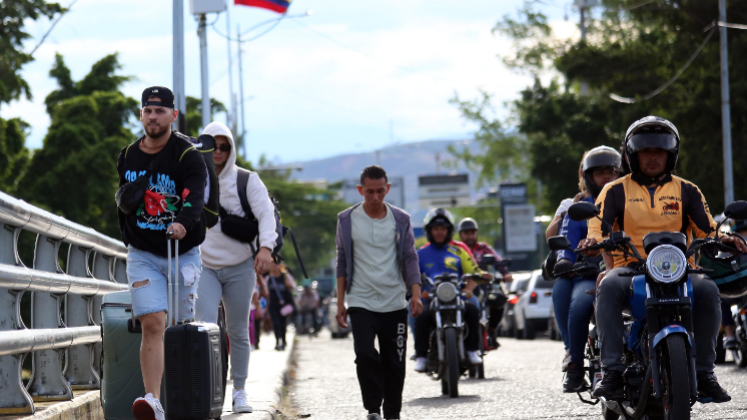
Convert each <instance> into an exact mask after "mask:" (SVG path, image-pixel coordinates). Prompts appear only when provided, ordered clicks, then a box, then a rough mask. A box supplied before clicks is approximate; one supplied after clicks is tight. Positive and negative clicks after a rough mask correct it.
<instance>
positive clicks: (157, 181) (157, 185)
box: [117, 131, 207, 257]
mask: <svg viewBox="0 0 747 420" xmlns="http://www.w3.org/2000/svg"><path fill="white" fill-rule="evenodd" d="M143 139H144V136H143V137H141V138H139V139H137V140H136V141H135V142H134V143H132V144H130V145H129V146H127V147H125V148H124V149H122V151H121V152H120V154H119V158H118V159H117V173H118V174H119V185H120V186H121V185H123V184H126V183H128V182H132V181H134V180H135V179H137V178H138V177H139V176H142V175H145V176H148V177H149V179H148V190H147V191H146V193H145V197H144V200H143V203H142V204H141V205H140V207H139V208H138V209H137V211H135V212H134V213H132V214H124V213H123V212H122V211H121V210H119V209H117V211H118V214H119V227H120V230H121V231H122V239H123V240H124V243H125V245H132V246H133V247H135V248H137V249H139V250H142V251H147V252H150V253H152V254H155V255H159V256H163V257H165V256H166V254H167V248H166V241H167V236H166V231H167V228H168V226H170V225H171V223H180V224H182V225H183V226H184V228H185V229H186V230H187V235H186V236H185V237H184V238H183V239H182V240H181V242H180V244H179V254H184V253H185V252H187V251H189V250H190V249H192V248H194V247H196V246H199V245H200V244H201V243H202V242H203V241H204V240H205V231H206V228H205V219H204V216H203V211H202V207H203V205H204V204H205V187H206V180H207V169H206V167H205V162H204V160H203V158H202V156H201V155H200V152H199V151H198V150H197V149H196V148H195V146H194V145H193V144H192V143H191V142H190V141H189V138H188V137H187V136H185V135H184V134H182V133H179V132H177V131H172V132H171V137H169V140H168V142H167V143H166V146H164V148H163V149H161V151H160V152H158V153H155V154H149V153H145V152H143V151H142V150H140V142H142V141H143ZM156 159H157V166H156V169H155V171H154V172H152V173H147V172H149V171H148V168H149V167H150V164H151V162H152V161H153V160H156ZM172 252H173V251H172Z"/></svg>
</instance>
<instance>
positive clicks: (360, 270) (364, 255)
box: [337, 166, 423, 420]
mask: <svg viewBox="0 0 747 420" xmlns="http://www.w3.org/2000/svg"><path fill="white" fill-rule="evenodd" d="M390 186H391V184H389V181H388V179H387V176H386V172H385V171H384V169H383V168H381V167H380V166H369V167H367V168H365V169H364V170H363V172H361V177H360V185H358V192H359V193H360V194H361V195H362V196H363V203H359V204H356V205H354V206H353V207H350V208H349V209H347V210H345V211H343V212H342V213H340V214H339V215H338V219H337V296H338V300H337V322H338V324H339V325H340V326H342V327H343V328H347V317H348V314H350V322H351V323H352V324H353V326H352V329H353V339H354V343H355V344H354V346H355V356H356V358H355V363H356V365H357V373H358V382H359V384H360V387H361V394H362V396H363V406H364V407H365V408H366V410H368V417H367V419H368V420H381V419H382V417H381V409H382V401H383V409H384V418H385V419H399V414H400V410H401V408H402V390H403V388H404V384H405V359H406V358H405V351H406V347H407V346H406V343H407V316H408V315H407V301H406V295H407V292H408V289H409V291H410V292H412V297H411V298H410V310H411V311H412V315H413V316H418V315H420V313H421V312H422V311H423V303H422V302H421V300H420V286H421V284H420V269H419V266H418V254H417V252H416V251H415V236H414V235H413V232H412V225H411V224H410V215H409V214H407V213H406V212H405V211H404V210H401V209H398V208H397V207H394V206H392V205H390V204H387V203H385V202H384V197H386V195H387V193H388V192H389V188H390ZM353 244H355V248H353ZM346 294H347V300H348V306H349V309H346V306H345V295H346ZM377 336H378V339H379V352H377V351H376V348H375V347H374V340H375V339H376V337H377Z"/></svg>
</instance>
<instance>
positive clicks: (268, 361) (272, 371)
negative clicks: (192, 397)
mask: <svg viewBox="0 0 747 420" xmlns="http://www.w3.org/2000/svg"><path fill="white" fill-rule="evenodd" d="M286 337H287V340H288V347H287V348H286V349H285V351H276V350H275V337H274V336H273V335H272V334H263V335H262V339H261V340H260V342H259V349H257V350H254V351H253V352H252V354H251V356H250V357H249V377H248V378H247V380H246V384H245V385H244V388H245V389H246V392H247V393H248V394H249V405H251V406H252V408H253V409H254V412H253V413H242V414H234V413H233V412H232V411H231V410H232V406H231V404H232V402H231V397H232V395H231V393H232V392H233V381H231V378H230V370H229V378H228V383H227V384H226V402H225V404H224V406H223V416H222V417H221V419H222V420H275V419H276V418H277V415H276V414H275V413H276V410H277V408H278V407H279V402H280V399H281V397H282V395H283V390H284V388H285V386H286V385H287V384H286V382H285V381H286V374H287V372H288V368H289V367H290V364H291V362H292V361H293V352H294V350H295V341H296V340H295V338H296V334H295V332H294V330H293V329H292V328H289V329H288V333H287V334H286Z"/></svg>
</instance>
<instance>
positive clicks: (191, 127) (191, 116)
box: [184, 96, 226, 137]
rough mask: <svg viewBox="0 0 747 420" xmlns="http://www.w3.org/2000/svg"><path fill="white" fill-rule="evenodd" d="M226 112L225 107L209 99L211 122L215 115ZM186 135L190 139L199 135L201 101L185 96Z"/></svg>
mask: <svg viewBox="0 0 747 420" xmlns="http://www.w3.org/2000/svg"><path fill="white" fill-rule="evenodd" d="M219 112H226V106H225V105H223V103H222V102H221V101H219V100H217V99H215V98H211V99H210V120H211V121H212V120H213V117H215V114H216V113H219ZM186 118H187V130H186V131H187V132H186V133H184V134H187V135H189V136H192V137H198V136H199V135H200V127H202V100H200V99H199V98H195V97H194V96H187V114H186Z"/></svg>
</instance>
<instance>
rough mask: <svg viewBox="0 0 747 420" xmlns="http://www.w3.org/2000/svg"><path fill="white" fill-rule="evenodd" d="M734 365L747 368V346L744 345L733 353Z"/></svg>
mask: <svg viewBox="0 0 747 420" xmlns="http://www.w3.org/2000/svg"><path fill="white" fill-rule="evenodd" d="M731 355H732V357H734V363H735V364H736V365H737V366H738V367H741V368H744V367H747V346H745V345H742V346H739V348H737V349H734V350H732V351H731Z"/></svg>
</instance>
